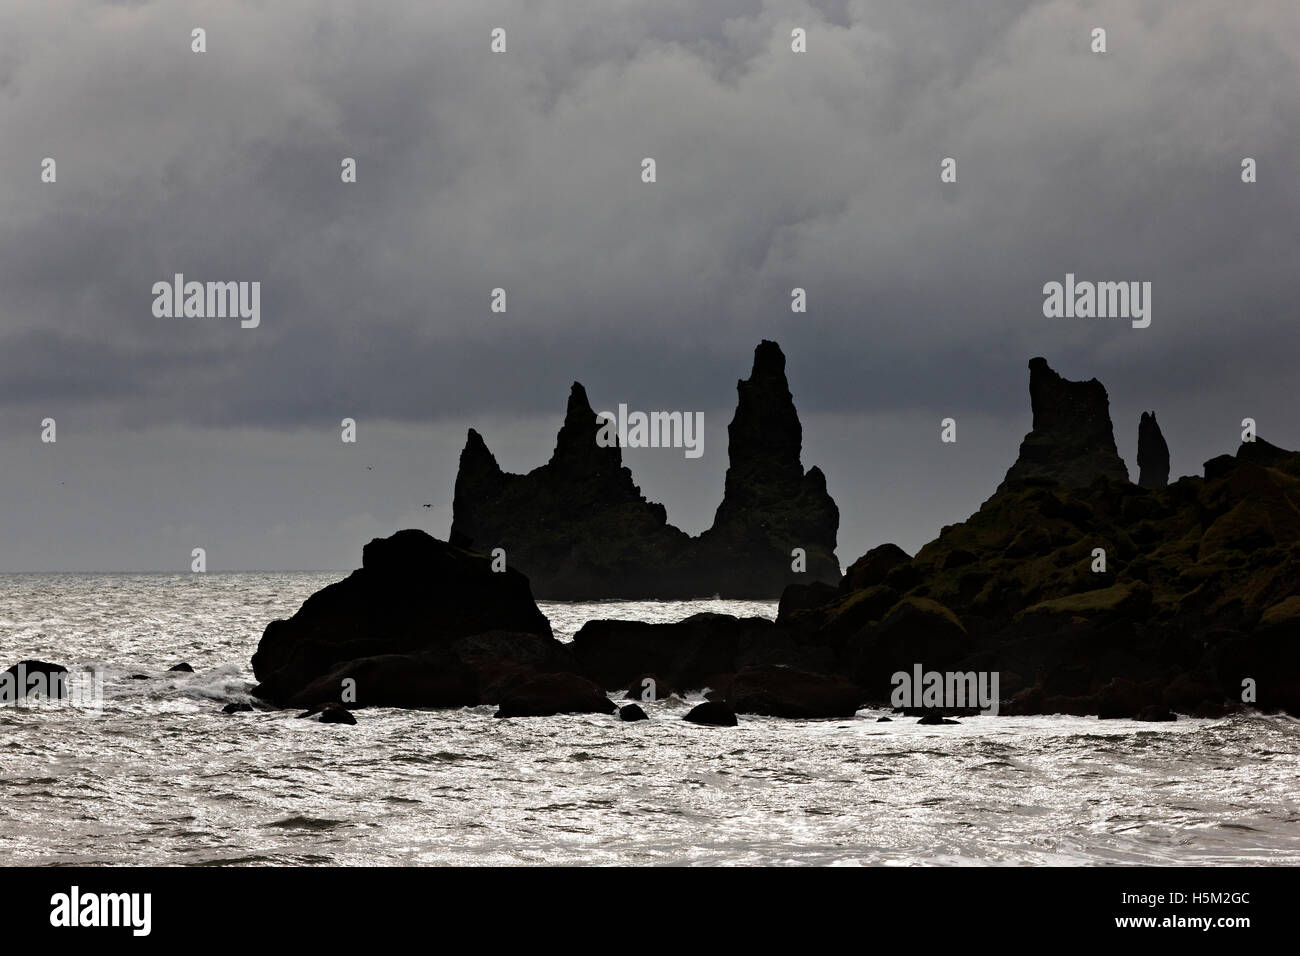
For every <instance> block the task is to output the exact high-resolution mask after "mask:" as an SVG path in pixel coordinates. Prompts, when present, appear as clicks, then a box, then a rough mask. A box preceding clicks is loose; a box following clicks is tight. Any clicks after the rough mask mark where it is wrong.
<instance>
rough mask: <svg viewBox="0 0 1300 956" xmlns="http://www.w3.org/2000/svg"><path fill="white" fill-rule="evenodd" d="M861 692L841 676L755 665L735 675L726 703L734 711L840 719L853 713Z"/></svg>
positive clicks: (800, 717)
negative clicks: (728, 703) (727, 702)
mask: <svg viewBox="0 0 1300 956" xmlns="http://www.w3.org/2000/svg"><path fill="white" fill-rule="evenodd" d="M861 695H862V691H861V690H860V689H859V688H858V687H857V685H856V684H854V683H852V682H851V681H849V680H846V679H845V678H842V677H827V676H824V675H822V674H810V673H808V672H806V671H801V670H796V669H795V668H792V667H756V668H752V669H750V670H744V671H741V672H740V673H739V674H737V675H736V679H735V680H734V681H733V682H732V685H731V694H730V698H729V702H730V703H731V705H732V707H733V708H734V709H735V711H736V713H738V714H762V715H765V716H768V717H789V718H798V719H812V718H819V717H838V718H843V717H852V716H853V715H854V714H855V713H857V710H858V701H859V698H860V697H861Z"/></svg>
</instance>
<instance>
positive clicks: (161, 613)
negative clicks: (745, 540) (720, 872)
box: [0, 572, 1300, 865]
mask: <svg viewBox="0 0 1300 956" xmlns="http://www.w3.org/2000/svg"><path fill="white" fill-rule="evenodd" d="M342 576H343V575H341V574H337V573H333V572H331V573H327V574H314V573H313V574H208V575H184V576H181V575H176V576H171V575H10V576H0V662H3V663H5V664H7V663H12V662H14V661H16V660H18V659H20V658H32V657H37V658H43V659H47V660H53V661H57V662H59V663H62V664H65V665H67V666H69V667H72V668H77V667H79V666H84V665H95V666H100V667H103V668H104V669H105V671H106V681H105V698H106V700H105V706H104V710H103V713H102V714H91V713H85V712H80V711H77V710H75V709H72V708H69V707H66V706H65V707H59V706H52V705H38V706H35V707H21V708H18V707H8V708H4V709H2V710H0V861H3V862H5V863H27V864H40V863H50V864H54V863H162V864H206V865H232V864H259V863H261V864H265V863H284V864H298V863H345V864H347V863H376V864H406V863H467V864H473V863H524V864H530V863H590V864H625V863H649V864H658V863H733V864H734V863H809V864H811V863H816V864H831V863H888V864H916V863H956V864H960V863H999V864H1009V863H1026V862H1029V863H1200V864H1222V863H1259V862H1276V863H1290V864H1296V863H1300V801H1298V800H1297V793H1298V792H1300V787H1298V786H1297V784H1300V722H1297V721H1295V720H1291V719H1289V718H1284V717H1269V716H1258V715H1256V716H1240V717H1233V718H1230V719H1227V720H1217V721H1211V720H1181V719H1180V720H1179V721H1178V722H1177V723H1174V724H1140V723H1136V722H1127V721H1106V722H1104V723H1103V722H1099V721H1097V720H1095V719H1091V718H1076V717H1032V718H1029V717H1025V718H1007V717H996V718H992V717H978V718H972V719H968V720H966V721H965V722H964V723H963V724H962V725H960V726H948V727H920V726H917V725H916V724H915V723H914V722H913V721H910V720H905V719H899V720H895V721H894V722H892V723H877V722H876V718H877V717H878V716H880V714H879V713H877V712H869V711H862V712H860V713H859V714H858V716H857V718H856V719H854V720H834V721H781V720H770V719H766V718H742V720H741V725H740V726H739V727H735V728H714V727H697V726H694V725H691V724H687V723H685V722H683V721H681V720H679V719H677V718H679V717H680V716H681V714H682V713H683V712H684V711H685V710H686V708H687V707H688V706H689V704H687V703H684V702H681V701H678V700H675V699H669V700H668V701H663V702H660V703H657V704H653V705H646V706H647V710H648V711H649V712H650V715H651V717H652V718H653V719H652V720H651V721H648V722H641V723H632V724H627V723H623V722H621V721H619V720H617V719H616V718H611V717H605V716H593V715H584V716H562V717H554V718H544V719H533V720H494V719H493V718H492V711H493V708H490V707H485V708H474V709H466V710H461V711H417V712H404V711H396V710H366V711H361V712H359V714H358V718H359V723H358V724H357V726H355V727H345V726H338V725H322V724H318V723H316V722H315V721H306V720H295V719H294V716H293V713H292V712H274V713H251V714H238V715H233V716H226V715H224V714H222V713H221V706H222V705H223V704H224V703H226V702H229V701H232V700H243V699H246V698H247V691H248V688H249V687H250V686H251V682H252V673H251V671H250V669H249V667H248V660H249V657H250V656H251V654H252V652H253V649H254V648H255V647H256V644H257V639H258V637H259V636H260V635H261V632H262V628H263V627H264V626H265V624H266V623H267V621H269V620H272V619H274V618H277V617H287V616H289V615H290V614H292V613H293V612H294V611H295V610H296V609H297V608H298V606H299V605H300V604H301V603H302V601H303V600H304V599H305V598H306V597H307V596H308V595H309V594H310V593H311V592H313V591H314V590H316V589H318V588H319V587H321V586H323V585H324V584H327V583H329V582H330V581H334V580H337V579H339V578H340V577H342ZM542 609H543V611H544V612H545V613H546V614H547V616H548V617H549V618H550V619H551V622H552V624H553V626H554V627H555V630H556V634H557V636H559V637H561V638H562V639H565V640H567V639H569V637H570V636H571V635H572V634H573V632H574V631H575V630H577V628H578V627H579V626H581V624H582V622H583V621H585V620H588V619H590V618H594V617H618V618H633V619H640V620H665V621H669V620H677V619H680V618H682V617H685V616H687V615H689V614H691V613H695V612H696V611H699V610H718V611H724V612H727V613H733V614H736V613H738V614H762V615H766V616H769V617H770V616H773V615H774V614H775V605H774V604H771V603H755V602H728V601H708V602H598V603H585V604H543V606H542ZM181 660H185V661H188V662H189V663H190V664H192V665H193V666H194V668H195V671H196V673H194V674H168V673H166V668H167V667H169V666H170V665H172V664H174V663H176V662H178V661H181ZM0 666H2V665H0ZM138 674H145V675H148V676H149V677H150V679H149V680H133V679H131V677H132V675H138Z"/></svg>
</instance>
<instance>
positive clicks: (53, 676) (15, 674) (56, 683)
mask: <svg viewBox="0 0 1300 956" xmlns="http://www.w3.org/2000/svg"><path fill="white" fill-rule="evenodd" d="M67 682H68V669H67V668H66V667H64V666H63V665H62V664H51V663H50V662H49V661H36V660H31V661H19V662H18V663H17V664H14V665H12V666H10V667H6V668H5V669H4V670H3V671H0V704H11V703H16V702H17V701H19V700H22V699H24V698H26V697H29V696H30V697H48V698H50V699H53V700H62V699H64V698H66V697H67V696H68V683H67Z"/></svg>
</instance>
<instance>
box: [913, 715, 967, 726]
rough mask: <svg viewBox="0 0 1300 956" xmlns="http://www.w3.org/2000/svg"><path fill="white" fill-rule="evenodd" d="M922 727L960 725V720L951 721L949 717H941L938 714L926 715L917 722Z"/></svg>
mask: <svg viewBox="0 0 1300 956" xmlns="http://www.w3.org/2000/svg"><path fill="white" fill-rule="evenodd" d="M917 723H918V724H920V725H921V726H923V727H938V726H940V725H942V724H960V723H961V721H960V720H953V719H952V718H950V717H943V716H940V715H939V714H926V715H925V716H924V717H922V718H921V719H920V720H918V721H917Z"/></svg>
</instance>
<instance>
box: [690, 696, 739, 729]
mask: <svg viewBox="0 0 1300 956" xmlns="http://www.w3.org/2000/svg"><path fill="white" fill-rule="evenodd" d="M682 720H689V721H690V722H691V723H693V724H707V725H709V726H711V727H735V726H736V725H737V724H738V723H739V721H737V720H736V712H735V711H734V710H732V709H731V707H730V706H729V705H727V704H725V703H723V702H721V701H714V700H706V701H705V702H704V703H702V704H696V705H695V706H694V707H692V708H691V709H690V710H689V711H688V712H687V713H686V715H685V716H683V717H682Z"/></svg>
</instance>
